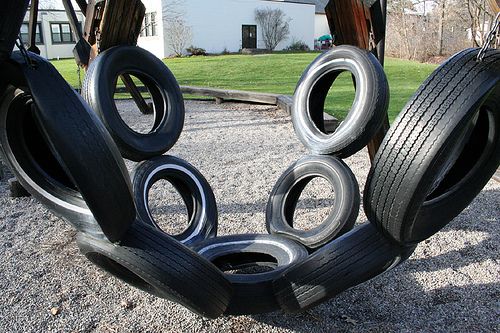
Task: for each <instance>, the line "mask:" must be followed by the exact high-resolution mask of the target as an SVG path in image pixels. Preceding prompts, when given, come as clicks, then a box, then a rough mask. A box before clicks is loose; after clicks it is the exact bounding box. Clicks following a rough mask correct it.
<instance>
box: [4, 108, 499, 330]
mask: <svg viewBox="0 0 500 333" xmlns="http://www.w3.org/2000/svg"><path fill="white" fill-rule="evenodd" d="M122 106H123V107H124V109H127V107H126V106H127V104H126V103H124V104H123V105H122ZM124 115H125V117H131V119H132V120H134V121H136V122H137V124H138V126H143V125H141V124H146V123H147V117H145V116H138V115H137V113H131V112H125V113H124ZM170 154H172V155H175V156H179V157H181V158H184V159H186V160H187V161H189V162H190V163H191V164H193V165H194V166H196V167H197V168H198V169H199V170H200V171H201V172H202V173H203V174H204V175H205V177H206V178H207V179H208V181H209V182H210V184H211V186H212V187H213V189H214V192H215V196H216V198H217V203H218V207H219V234H221V235H225V234H234V233H250V232H258V233H264V232H265V220H264V210H265V206H266V202H267V198H268V195H269V193H270V191H271V189H272V186H273V185H274V183H275V182H276V180H277V178H278V177H279V176H280V175H281V173H282V172H283V171H284V170H285V169H286V168H287V167H288V166H289V165H290V164H291V163H292V162H294V161H296V160H297V159H298V158H300V157H301V156H303V155H305V154H306V151H305V149H304V148H303V146H302V145H301V144H300V143H299V142H298V141H297V139H296V137H295V135H294V132H293V128H292V126H291V122H290V118H289V117H288V116H286V115H284V114H283V113H282V112H281V111H279V110H277V109H276V108H274V107H267V106H255V105H245V104H229V103H228V104H222V105H215V104H213V103H212V102H187V113H186V125H185V129H184V132H183V134H182V136H181V138H180V140H179V142H178V144H177V145H176V146H175V147H174V149H172V150H171V152H170ZM346 162H347V163H348V165H349V166H350V167H351V168H352V170H353V171H354V173H355V175H356V176H357V178H358V181H359V183H360V188H361V189H362V188H363V187H364V180H365V178H366V175H367V172H368V168H369V163H368V158H367V153H366V151H362V152H360V153H358V154H357V155H355V156H353V157H351V158H349V159H348V160H347V161H346ZM128 166H129V167H133V164H132V163H128ZM316 185H317V186H320V185H321V183H320V182H319V183H317V184H316ZM308 191H309V192H308V193H309V194H310V198H309V199H310V200H309V201H307V200H305V201H304V204H303V206H302V207H301V208H302V210H303V211H304V212H303V214H305V215H304V216H306V217H307V216H311V215H310V214H311V213H307V209H309V208H311V205H312V206H319V209H321V210H325V209H326V208H325V205H324V204H325V202H328V200H331V198H328V197H323V196H324V194H325V193H328V191H318V190H317V189H315V188H314V187H313V188H311V189H309V190H308ZM499 192H500V185H499V183H496V182H494V181H490V183H489V184H488V185H487V186H486V188H485V189H484V190H483V191H482V192H481V193H480V195H479V196H478V197H477V199H476V200H475V201H474V202H473V203H472V204H471V205H470V207H469V208H467V209H466V210H465V211H464V212H463V213H462V214H461V215H460V216H458V217H457V218H456V219H455V220H454V221H453V222H452V223H451V224H450V225H449V226H448V227H447V228H445V229H444V230H443V231H442V232H440V233H438V234H437V235H435V236H434V237H432V238H431V239H429V240H428V241H426V242H424V243H422V244H420V245H419V246H418V248H417V250H416V252H415V253H414V254H413V255H412V257H411V258H410V259H409V260H408V262H406V263H405V264H404V265H402V266H400V267H398V268H396V269H394V270H393V271H390V272H388V273H386V274H384V275H382V276H379V277H377V278H376V279H374V280H372V281H370V282H368V283H365V284H363V285H361V286H358V287H355V288H352V289H351V290H349V291H347V292H345V293H343V294H342V295H340V296H338V297H337V298H335V299H333V300H331V301H329V302H327V303H325V304H323V305H320V306H318V307H316V308H314V309H312V310H310V311H308V312H306V313H303V314H298V315H285V314H282V313H272V314H267V315H258V316H242V317H223V318H219V319H217V320H206V319H203V318H200V317H198V316H196V315H194V314H192V313H190V312H189V311H188V310H186V309H184V308H183V307H181V306H179V305H177V304H174V303H172V302H169V301H165V300H161V299H157V298H155V297H153V296H149V295H147V294H145V293H143V292H140V291H137V290H134V289H132V288H130V287H128V286H126V285H125V284H123V283H122V282H119V281H117V280H116V279H114V278H112V277H110V276H108V275H106V274H104V273H102V272H101V271H99V270H97V269H96V268H95V267H93V266H92V265H91V264H90V263H89V262H88V261H87V260H86V259H85V258H84V257H82V256H81V255H80V254H79V252H78V249H77V247H76V245H75V243H74V237H75V232H74V231H73V230H71V228H70V227H69V226H67V225H66V224H65V223H64V222H63V221H62V220H60V219H58V218H56V217H55V216H54V215H52V214H51V213H50V212H49V211H48V210H47V209H45V208H44V207H43V206H42V205H41V204H39V203H38V202H36V201H35V200H34V199H32V198H21V199H12V198H10V197H9V196H8V189H7V186H6V182H5V181H2V182H1V183H0V206H1V207H2V208H1V211H0V267H1V270H0V295H1V296H0V313H1V315H0V332H181V331H185V332H256V331H259V332H260V331H262V332H307V333H310V332H333V331H352V332H367V331H370V332H372V331H373V332H386V331H399V332H419V331H420V332H429V331H454V332H478V331H492V332H493V331H499V330H500V320H499V317H500V316H499V314H500V303H499V299H500V288H499V285H500V283H499V282H500V265H499V259H500V258H499V253H500V251H499V250H500V237H499V228H498V222H499V221H498V220H499V217H500V195H499ZM152 195H153V199H152V201H153V202H154V204H155V205H156V206H157V207H156V208H155V213H156V214H158V216H159V219H161V218H162V217H161V213H162V211H165V205H166V204H165V202H167V200H169V199H168V198H165V201H164V202H162V201H161V200H159V199H160V198H159V196H168V193H167V192H166V191H163V192H162V190H161V189H158V190H157V191H154V193H153V194H152ZM172 202H173V205H175V206H179V204H178V201H175V198H173V199H172ZM311 202H312V203H313V204H311ZM162 209H163V210H162ZM181 213H182V212H181ZM307 214H309V215H307ZM304 220H307V219H304ZM364 220H365V216H364V214H363V213H362V212H361V213H360V216H359V219H358V222H359V223H361V222H363V221H364ZM176 221H179V223H181V221H182V218H179V219H176ZM316 222H317V221H316ZM304 227H307V225H305V226H304ZM51 309H53V311H54V313H57V312H58V313H57V314H56V315H53V314H52V313H51ZM56 309H57V310H56Z"/></svg>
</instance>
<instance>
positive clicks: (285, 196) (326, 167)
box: [266, 156, 360, 249]
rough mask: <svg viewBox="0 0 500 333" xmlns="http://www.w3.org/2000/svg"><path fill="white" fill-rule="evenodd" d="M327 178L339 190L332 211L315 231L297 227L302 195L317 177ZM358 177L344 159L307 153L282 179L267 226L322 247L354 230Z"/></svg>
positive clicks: (273, 194)
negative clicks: (296, 214) (298, 204)
mask: <svg viewBox="0 0 500 333" xmlns="http://www.w3.org/2000/svg"><path fill="white" fill-rule="evenodd" d="M316 177H321V178H323V179H325V180H327V181H328V182H329V183H330V185H331V186H332V188H333V191H334V192H335V203H334V205H333V207H332V209H331V212H330V214H329V215H328V216H327V217H326V218H325V220H324V221H323V222H322V223H321V224H320V225H319V226H317V227H315V228H313V229H311V230H307V231H305V230H298V229H294V227H293V216H294V212H295V208H296V205H297V202H298V200H299V197H300V195H301V193H302V191H303V190H304V188H305V187H306V186H307V184H308V183H309V182H310V181H311V180H312V179H314V178H316ZM359 205H360V195H359V187H358V183H357V181H356V177H355V176H354V174H353V173H352V171H351V170H350V169H349V167H348V166H347V165H346V164H345V163H344V162H342V161H341V160H339V159H337V158H335V157H331V156H306V157H303V158H301V159H300V160H298V161H297V162H295V163H293V164H292V165H291V166H290V167H289V168H288V169H287V170H286V171H285V172H284V173H283V175H282V176H281V177H280V178H279V179H278V181H277V183H276V185H275V186H274V188H273V190H272V191H271V194H270V196H269V200H268V203H267V208H266V227H267V230H268V232H270V233H271V234H277V235H282V236H285V237H288V238H291V239H293V240H295V241H297V242H299V243H301V244H303V245H305V246H307V247H308V248H311V249H315V248H318V247H321V246H322V245H324V244H326V243H328V242H330V241H331V240H333V239H334V238H336V237H338V236H340V235H342V234H344V233H346V232H347V231H349V230H351V229H352V227H353V226H354V223H355V222H356V218H357V216H358V212H359Z"/></svg>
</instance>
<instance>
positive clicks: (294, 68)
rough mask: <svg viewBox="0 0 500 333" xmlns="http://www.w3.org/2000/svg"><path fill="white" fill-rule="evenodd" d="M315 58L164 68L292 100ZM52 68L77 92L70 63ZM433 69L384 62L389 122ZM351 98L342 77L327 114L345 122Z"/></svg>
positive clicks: (185, 81)
mask: <svg viewBox="0 0 500 333" xmlns="http://www.w3.org/2000/svg"><path fill="white" fill-rule="evenodd" d="M317 56H318V53H276V54H265V55H225V56H209V57H189V58H174V59H165V60H164V62H165V63H166V64H167V66H168V67H169V68H170V70H171V71H172V72H173V73H174V75H175V76H176V78H177V80H178V81H179V84H180V85H190V86H201V87H212V88H226V89H238V90H248V91H259V92H269V93H278V94H288V95H292V94H293V92H294V89H295V85H296V83H297V81H298V79H299V78H300V75H301V73H302V71H303V70H304V69H305V68H306V67H307V65H308V64H309V63H310V62H311V61H313V59H314V58H315V57H317ZM53 64H54V65H55V66H56V67H57V69H58V70H59V71H60V72H61V74H62V75H63V76H64V77H65V78H66V80H68V82H69V83H70V84H71V85H73V86H75V87H76V86H78V76H77V67H76V64H75V62H74V61H73V60H72V59H67V60H59V61H54V62H53ZM435 67H436V66H435V65H430V64H421V63H417V62H412V61H405V60H398V59H390V58H389V59H387V60H386V66H385V68H386V73H387V77H388V79H389V85H390V88H391V103H390V107H389V118H390V119H391V121H392V120H393V119H394V118H395V117H396V115H397V114H398V113H399V112H400V111H401V109H402V108H403V106H404V105H405V104H406V101H407V100H408V99H409V98H410V96H411V95H412V94H413V93H414V92H415V90H416V89H417V88H418V87H419V86H420V84H421V83H422V82H423V81H424V80H425V79H426V78H427V76H428V75H429V74H430V73H431V72H432V71H433V70H434V68H435ZM82 77H83V72H82ZM353 96H354V88H353V86H352V80H351V78H350V75H342V76H341V77H339V79H338V80H337V81H336V82H335V84H334V87H333V88H332V89H331V91H330V94H329V95H328V99H327V103H326V109H327V111H328V112H329V113H332V114H334V115H335V116H336V117H338V118H343V117H344V115H345V112H346V111H347V110H348V109H349V107H350V105H351V104H352V100H353Z"/></svg>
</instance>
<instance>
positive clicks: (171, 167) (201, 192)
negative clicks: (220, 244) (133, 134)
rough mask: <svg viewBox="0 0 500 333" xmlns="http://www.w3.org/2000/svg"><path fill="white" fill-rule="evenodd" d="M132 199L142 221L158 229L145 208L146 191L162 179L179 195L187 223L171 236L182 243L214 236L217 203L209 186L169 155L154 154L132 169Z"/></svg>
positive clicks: (147, 205)
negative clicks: (185, 209) (184, 228)
mask: <svg viewBox="0 0 500 333" xmlns="http://www.w3.org/2000/svg"><path fill="white" fill-rule="evenodd" d="M132 179H133V182H132V184H133V190H134V199H135V203H136V206H137V214H138V216H139V217H140V218H141V219H142V221H144V222H146V223H149V224H151V225H153V226H154V227H156V228H158V229H160V230H161V227H160V226H159V225H158V224H157V222H156V221H155V220H154V218H153V216H152V215H151V212H150V210H149V200H148V193H149V190H150V189H151V186H153V184H154V183H155V182H156V181H158V180H160V179H165V180H167V181H169V182H170V183H171V184H172V185H173V187H174V188H175V189H176V190H177V191H178V192H179V194H180V195H181V196H182V199H183V201H184V203H185V205H186V207H187V212H188V218H189V226H188V228H187V229H186V230H184V231H183V232H182V233H180V234H178V235H173V236H172V237H173V238H175V239H177V240H178V241H179V242H182V243H184V244H186V245H191V244H194V243H197V242H200V241H202V240H204V239H206V238H211V237H215V236H216V235H217V216H218V215H217V204H216V202H215V196H214V193H213V191H212V188H211V187H210V185H209V184H208V182H207V180H206V179H205V178H204V177H203V175H202V174H201V173H200V172H199V171H198V170H196V168H195V167H194V166H192V165H191V164H189V163H187V162H186V161H184V160H182V159H180V158H177V157H173V156H158V157H154V158H152V159H150V160H147V161H144V162H141V163H139V164H138V165H137V166H136V167H135V169H134V172H133V176H132Z"/></svg>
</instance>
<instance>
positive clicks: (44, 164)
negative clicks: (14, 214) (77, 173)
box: [7, 95, 79, 196]
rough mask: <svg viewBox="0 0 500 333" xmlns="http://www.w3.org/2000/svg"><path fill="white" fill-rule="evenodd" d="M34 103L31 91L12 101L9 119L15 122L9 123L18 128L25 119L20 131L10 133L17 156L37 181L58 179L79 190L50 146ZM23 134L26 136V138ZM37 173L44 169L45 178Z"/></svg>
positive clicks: (54, 180) (57, 180)
mask: <svg viewBox="0 0 500 333" xmlns="http://www.w3.org/2000/svg"><path fill="white" fill-rule="evenodd" d="M32 105H33V101H32V100H31V98H29V97H28V96H27V95H26V96H22V97H18V98H17V99H16V100H15V101H13V104H12V105H11V107H12V111H11V112H12V114H11V113H9V115H8V119H7V121H8V122H9V123H11V124H12V125H9V128H13V129H15V128H18V127H17V124H18V123H17V122H18V121H20V122H21V130H20V131H18V130H16V132H15V133H12V132H11V131H9V132H8V134H7V135H8V136H9V141H10V142H12V143H14V144H12V145H11V148H12V151H13V153H14V155H16V159H17V160H18V162H19V163H20V164H21V166H22V167H23V169H24V170H25V172H27V173H28V174H29V176H30V177H32V178H33V179H34V180H35V181H37V182H40V181H47V180H50V181H49V182H50V183H56V184H58V185H59V186H61V187H64V188H66V189H67V190H68V191H70V192H76V191H77V188H76V186H75V184H74V183H73V181H72V180H71V179H70V178H69V176H68V175H67V174H66V172H65V171H64V169H63V168H62V166H61V164H60V163H59V161H58V160H57V159H56V157H55V156H54V154H53V153H52V151H51V150H50V148H49V145H48V143H47V141H46V138H45V136H44V135H43V134H42V132H41V129H40V128H39V125H38V122H37V121H36V119H35V115H34V113H33V112H34V109H32ZM35 110H36V109H35ZM17 117H20V118H17ZM18 119H19V120H18ZM19 136H22V139H21V138H19ZM20 142H23V143H24V144H20V145H19V146H18V145H16V144H15V143H20ZM22 147H25V148H24V149H27V151H28V152H29V154H26V152H25V151H23V148H22ZM29 164H31V166H30V165H29ZM30 171H31V172H30ZM35 173H40V176H41V177H44V178H45V179H39V177H38V176H37V175H36V174H35ZM78 196H79V194H78Z"/></svg>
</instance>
